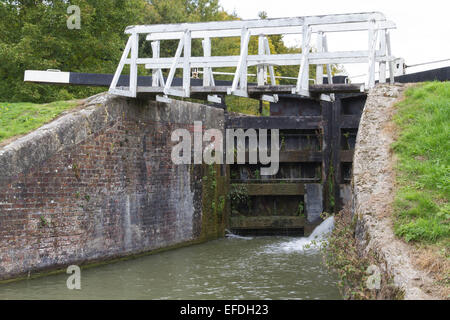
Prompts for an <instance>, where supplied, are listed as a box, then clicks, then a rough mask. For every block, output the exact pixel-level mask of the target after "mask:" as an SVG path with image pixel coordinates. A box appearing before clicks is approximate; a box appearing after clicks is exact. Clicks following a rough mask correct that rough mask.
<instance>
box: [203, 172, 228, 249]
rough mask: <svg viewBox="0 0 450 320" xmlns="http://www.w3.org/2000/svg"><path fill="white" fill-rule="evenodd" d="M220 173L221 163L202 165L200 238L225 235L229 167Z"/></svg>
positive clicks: (210, 238) (208, 238) (215, 237)
mask: <svg viewBox="0 0 450 320" xmlns="http://www.w3.org/2000/svg"><path fill="white" fill-rule="evenodd" d="M225 168H226V170H225V171H226V172H224V173H225V175H222V167H221V165H217V164H213V165H206V164H205V165H203V168H202V169H203V178H202V190H203V194H202V229H201V235H200V239H201V240H203V241H207V240H213V239H217V238H220V237H223V236H224V235H225V228H226V227H227V226H228V219H229V211H230V204H229V200H228V197H227V195H228V189H229V167H228V166H226V167H225Z"/></svg>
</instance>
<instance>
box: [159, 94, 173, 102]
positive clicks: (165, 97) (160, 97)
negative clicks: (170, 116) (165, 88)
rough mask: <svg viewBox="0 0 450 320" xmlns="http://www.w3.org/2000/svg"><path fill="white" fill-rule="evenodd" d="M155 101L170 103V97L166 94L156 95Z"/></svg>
mask: <svg viewBox="0 0 450 320" xmlns="http://www.w3.org/2000/svg"><path fill="white" fill-rule="evenodd" d="M156 101H158V102H162V103H171V102H172V99H170V98H169V97H168V96H166V95H164V96H160V95H157V96H156Z"/></svg>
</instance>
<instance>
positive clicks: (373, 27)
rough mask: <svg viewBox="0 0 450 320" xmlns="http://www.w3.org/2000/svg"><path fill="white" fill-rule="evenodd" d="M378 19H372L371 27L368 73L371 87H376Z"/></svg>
mask: <svg viewBox="0 0 450 320" xmlns="http://www.w3.org/2000/svg"><path fill="white" fill-rule="evenodd" d="M376 23H377V22H376V21H375V20H370V28H369V57H368V61H369V73H368V86H369V88H373V87H375V54H376V52H375V50H376V44H377V34H378V32H377V30H376Z"/></svg>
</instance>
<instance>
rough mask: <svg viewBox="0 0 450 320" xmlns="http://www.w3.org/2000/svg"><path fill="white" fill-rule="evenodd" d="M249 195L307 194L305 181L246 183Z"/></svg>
mask: <svg viewBox="0 0 450 320" xmlns="http://www.w3.org/2000/svg"><path fill="white" fill-rule="evenodd" d="M245 187H246V188H247V193H248V195H249V196H298V195H304V194H305V185H304V184H303V183H257V184H246V185H245Z"/></svg>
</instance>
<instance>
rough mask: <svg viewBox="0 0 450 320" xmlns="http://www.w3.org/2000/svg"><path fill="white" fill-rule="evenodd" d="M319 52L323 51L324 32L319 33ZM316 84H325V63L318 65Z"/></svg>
mask: <svg viewBox="0 0 450 320" xmlns="http://www.w3.org/2000/svg"><path fill="white" fill-rule="evenodd" d="M317 52H318V53H320V52H323V32H319V33H318V34H317ZM316 84H323V65H322V64H318V65H317V66H316Z"/></svg>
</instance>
